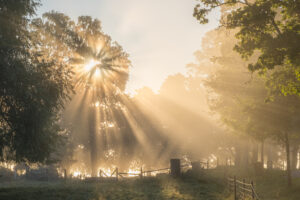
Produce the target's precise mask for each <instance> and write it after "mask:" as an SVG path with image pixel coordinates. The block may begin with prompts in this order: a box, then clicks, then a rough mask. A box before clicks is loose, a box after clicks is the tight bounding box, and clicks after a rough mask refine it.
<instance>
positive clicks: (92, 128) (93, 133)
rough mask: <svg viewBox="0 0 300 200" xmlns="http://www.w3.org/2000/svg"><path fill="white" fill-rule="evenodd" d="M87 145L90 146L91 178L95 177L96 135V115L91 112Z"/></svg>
mask: <svg viewBox="0 0 300 200" xmlns="http://www.w3.org/2000/svg"><path fill="white" fill-rule="evenodd" d="M88 123H89V144H90V157H91V170H92V173H91V176H92V177H96V176H97V171H98V170H97V160H98V159H97V158H98V156H97V153H98V152H97V137H96V136H97V133H96V115H95V111H94V110H92V111H90V113H89V122H88Z"/></svg>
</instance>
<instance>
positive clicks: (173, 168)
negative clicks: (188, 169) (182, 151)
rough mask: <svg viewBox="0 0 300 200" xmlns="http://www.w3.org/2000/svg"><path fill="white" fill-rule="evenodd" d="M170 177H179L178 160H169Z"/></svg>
mask: <svg viewBox="0 0 300 200" xmlns="http://www.w3.org/2000/svg"><path fill="white" fill-rule="evenodd" d="M170 168H171V176H173V177H179V176H180V170H181V169H180V159H171V160H170Z"/></svg>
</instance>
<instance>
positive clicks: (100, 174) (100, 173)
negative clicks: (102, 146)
mask: <svg viewBox="0 0 300 200" xmlns="http://www.w3.org/2000/svg"><path fill="white" fill-rule="evenodd" d="M99 176H100V178H101V177H102V170H101V169H100V171H99Z"/></svg>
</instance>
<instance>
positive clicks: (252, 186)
mask: <svg viewBox="0 0 300 200" xmlns="http://www.w3.org/2000/svg"><path fill="white" fill-rule="evenodd" d="M251 191H252V195H251V196H252V199H254V198H255V196H254V184H253V181H251Z"/></svg>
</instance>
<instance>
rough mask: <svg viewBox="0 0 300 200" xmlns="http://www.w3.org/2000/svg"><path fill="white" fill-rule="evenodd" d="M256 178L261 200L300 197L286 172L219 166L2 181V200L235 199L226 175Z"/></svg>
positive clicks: (299, 184)
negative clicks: (178, 172)
mask: <svg viewBox="0 0 300 200" xmlns="http://www.w3.org/2000/svg"><path fill="white" fill-rule="evenodd" d="M229 175H236V176H237V178H238V179H243V178H245V179H246V182H249V181H250V180H253V181H254V183H255V188H256V191H257V193H258V195H259V197H260V199H261V200H299V199H300V179H299V178H297V179H296V178H295V179H293V186H292V187H291V188H288V187H287V181H286V178H285V172H283V171H276V170H272V171H267V170H266V171H264V172H263V173H262V174H260V175H255V173H254V171H252V170H251V168H250V169H242V170H241V169H235V168H227V169H226V170H225V168H223V169H222V168H219V169H212V170H209V171H206V170H205V171H204V172H202V173H200V174H194V173H191V172H188V173H186V174H185V175H183V176H182V177H181V178H178V179H174V178H171V177H169V176H159V177H155V178H143V179H139V178H136V179H129V180H128V179H126V180H120V181H118V182H112V181H110V182H107V181H105V182H94V183H87V182H84V181H68V182H66V183H65V182H63V181H61V182H32V181H31V182H30V181H18V182H6V183H0V200H2V199H3V200H6V199H7V200H29V199H30V200H35V199H38V200H52V199H53V200H77V199H78V200H114V199H116V200H123V199H133V200H144V199H145V200H148V199H149V200H156V199H157V200H160V199H162V200H164V199H165V200H167V199H170V200H185V199H191V200H233V196H232V194H230V193H229V192H228V191H227V190H226V181H225V178H226V177H228V176H229Z"/></svg>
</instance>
